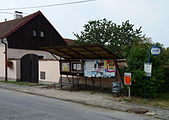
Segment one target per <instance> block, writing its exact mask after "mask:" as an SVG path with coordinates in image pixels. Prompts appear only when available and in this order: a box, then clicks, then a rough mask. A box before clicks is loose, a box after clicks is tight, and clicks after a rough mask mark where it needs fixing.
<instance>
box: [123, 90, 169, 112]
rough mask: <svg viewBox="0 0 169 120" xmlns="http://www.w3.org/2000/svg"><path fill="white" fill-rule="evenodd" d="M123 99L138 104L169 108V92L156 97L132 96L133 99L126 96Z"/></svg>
mask: <svg viewBox="0 0 169 120" xmlns="http://www.w3.org/2000/svg"><path fill="white" fill-rule="evenodd" d="M122 100H125V101H128V102H133V103H138V104H145V105H152V106H159V107H163V108H168V109H169V93H165V94H159V95H158V97H157V98H154V99H144V98H138V97H131V99H128V98H127V97H124V98H122Z"/></svg>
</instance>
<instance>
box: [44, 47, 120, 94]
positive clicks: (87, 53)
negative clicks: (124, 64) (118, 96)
mask: <svg viewBox="0 0 169 120" xmlns="http://www.w3.org/2000/svg"><path fill="white" fill-rule="evenodd" d="M42 49H43V50H45V51H48V52H50V53H51V54H54V55H57V56H59V57H60V59H59V63H60V75H61V77H60V86H61V88H63V86H64V85H72V90H74V89H75V87H76V88H77V89H78V90H79V89H80V87H81V86H83V87H84V88H86V89H87V87H88V86H90V87H91V88H92V89H96V88H98V90H99V91H101V90H102V89H103V88H105V87H107V88H111V87H112V82H114V81H122V79H121V75H120V73H119V67H118V64H117V59H118V57H117V56H116V55H115V54H113V53H112V52H110V51H109V50H107V49H105V48H104V47H102V46H100V45H68V46H56V47H46V48H42Z"/></svg>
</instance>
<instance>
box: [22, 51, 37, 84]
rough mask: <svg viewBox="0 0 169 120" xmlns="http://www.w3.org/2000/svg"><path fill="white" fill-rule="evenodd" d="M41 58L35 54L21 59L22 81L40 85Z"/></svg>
mask: <svg viewBox="0 0 169 120" xmlns="http://www.w3.org/2000/svg"><path fill="white" fill-rule="evenodd" d="M38 60H39V57H38V56H37V55H35V54H26V55H24V56H23V57H22V58H21V81H22V82H30V83H39V74H38V73H39V67H38Z"/></svg>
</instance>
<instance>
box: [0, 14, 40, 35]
mask: <svg viewBox="0 0 169 120" xmlns="http://www.w3.org/2000/svg"><path fill="white" fill-rule="evenodd" d="M39 14H42V13H41V12H40V11H38V12H36V13H33V14H31V15H28V16H25V17H22V18H18V19H14V20H10V21H6V22H1V23H0V38H5V37H8V36H9V35H11V34H12V33H13V32H15V31H16V30H18V29H19V28H20V27H22V26H23V25H25V24H26V23H27V22H29V21H30V20H31V19H33V18H34V17H36V16H37V15H39Z"/></svg>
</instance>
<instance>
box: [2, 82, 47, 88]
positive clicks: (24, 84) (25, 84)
mask: <svg viewBox="0 0 169 120" xmlns="http://www.w3.org/2000/svg"><path fill="white" fill-rule="evenodd" d="M0 83H9V84H15V85H22V86H30V87H31V86H39V85H44V84H37V83H28V82H19V81H0Z"/></svg>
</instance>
